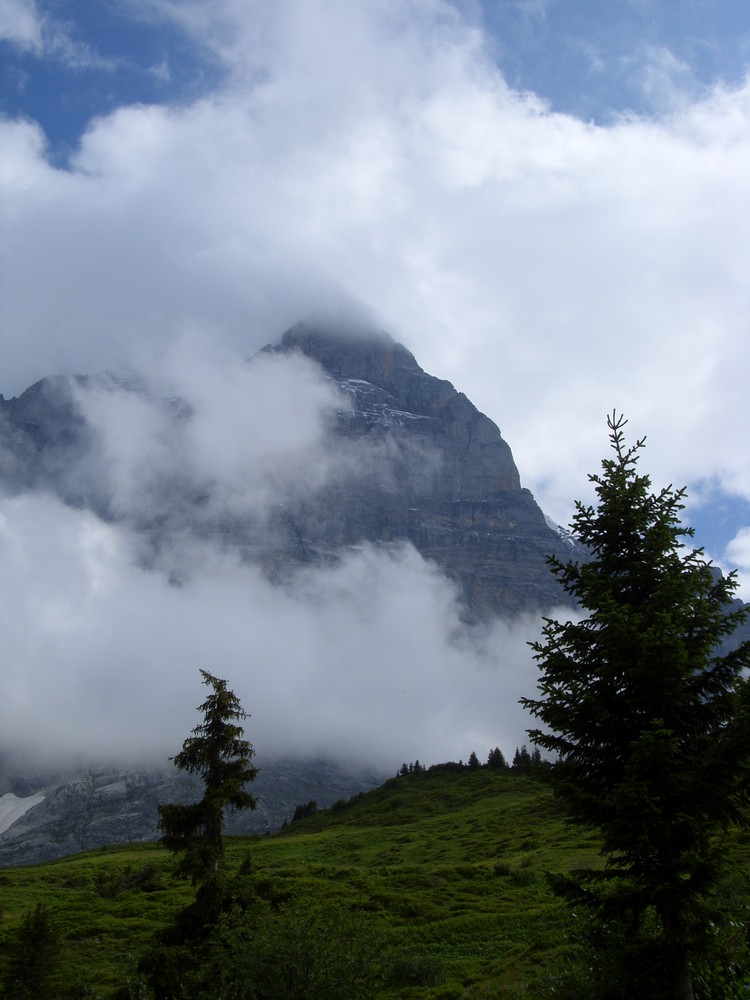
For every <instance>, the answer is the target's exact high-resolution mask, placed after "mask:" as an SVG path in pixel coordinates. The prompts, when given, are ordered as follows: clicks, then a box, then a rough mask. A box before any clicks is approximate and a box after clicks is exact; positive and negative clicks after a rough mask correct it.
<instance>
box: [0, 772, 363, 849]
mask: <svg viewBox="0 0 750 1000" xmlns="http://www.w3.org/2000/svg"><path fill="white" fill-rule="evenodd" d="M381 781H382V776H376V775H373V774H371V773H367V772H362V771H360V772H354V771H347V770H345V769H343V768H341V767H337V766H335V765H333V764H329V763H326V762H324V761H308V762H300V761H273V762H266V763H262V764H261V766H260V769H259V772H258V776H257V778H256V779H255V781H254V782H253V785H252V787H251V790H252V792H253V794H254V795H255V797H256V799H257V807H256V808H255V809H253V810H245V811H244V812H242V813H232V812H229V813H227V815H226V818H225V830H226V832H227V833H230V834H265V833H269V832H270V831H272V830H278V829H279V828H280V827H281V826H282V825H283V823H284V822H286V821H288V820H290V819H291V818H292V815H293V814H294V810H295V807H296V806H298V805H303V804H305V803H306V802H309V801H310V800H314V801H315V802H316V803H317V805H318V806H319V807H320V808H324V807H326V806H330V805H332V804H333V803H334V802H336V801H338V800H339V799H348V798H350V797H351V796H352V795H356V794H357V793H358V792H360V791H365V790H368V789H370V788H373V787H374V786H375V785H377V784H379V783H380V782H381ZM8 784H9V782H8V780H7V779H5V785H6V786H7V785H8ZM13 784H14V785H15V787H16V788H17V789H20V790H19V791H18V792H17V794H19V796H20V795H21V794H36V793H38V792H40V791H41V792H42V793H43V794H44V796H45V798H44V801H43V802H41V803H40V804H39V805H35V806H33V808H31V809H29V811H28V812H26V813H24V815H23V816H21V817H20V818H19V819H17V820H16V821H15V823H13V824H12V825H11V826H10V827H9V828H8V829H7V830H5V831H4V832H3V833H2V834H0V868H2V867H9V866H14V865H28V864H36V863H37V862H39V861H48V860H51V859H52V858H59V857H64V856H65V855H68V854H76V853H78V852H80V851H87V850H97V849H99V848H101V847H104V846H107V845H110V844H123V843H136V842H143V841H153V840H156V839H158V837H159V835H160V834H159V830H158V826H157V818H158V812H157V806H158V805H159V804H160V803H165V802H195V801H198V800H199V799H200V798H201V796H202V794H203V790H202V787H203V786H202V785H201V783H200V781H199V780H198V779H193V778H192V777H191V776H190V775H185V774H182V773H181V772H179V771H176V770H175V768H173V767H172V766H169V767H164V768H162V769H158V768H141V769H131V770H122V769H118V768H114V767H111V766H109V767H106V766H99V767H93V768H89V769H87V770H86V771H84V772H82V773H71V774H67V775H62V776H56V777H50V776H44V775H38V776H36V777H28V776H27V777H26V778H25V779H23V780H22V781H15V782H13ZM32 789H33V792H32ZM4 790H5V789H3V791H4Z"/></svg>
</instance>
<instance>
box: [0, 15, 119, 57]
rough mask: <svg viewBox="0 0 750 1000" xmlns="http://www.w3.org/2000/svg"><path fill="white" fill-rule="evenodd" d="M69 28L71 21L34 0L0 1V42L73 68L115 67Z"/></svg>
mask: <svg viewBox="0 0 750 1000" xmlns="http://www.w3.org/2000/svg"><path fill="white" fill-rule="evenodd" d="M72 30H73V28H72V25H71V24H70V23H68V22H65V21H61V20H59V19H57V18H55V17H52V16H50V14H49V13H42V12H41V11H40V10H39V7H38V5H37V4H36V3H35V0H0V41H6V42H9V43H10V44H12V45H14V46H16V47H17V48H18V49H20V50H21V51H22V52H28V53H30V54H31V55H33V56H35V57H37V58H39V59H46V58H49V59H52V60H53V61H55V62H59V63H61V64H62V65H64V66H66V67H68V68H70V69H74V70H82V69H98V70H113V69H114V68H115V66H116V61H115V60H112V59H105V58H103V57H102V56H101V55H100V54H99V53H98V52H97V51H96V49H95V48H93V47H92V46H91V45H89V44H87V43H86V42H81V41H77V40H76V39H75V38H74V37H73V35H72Z"/></svg>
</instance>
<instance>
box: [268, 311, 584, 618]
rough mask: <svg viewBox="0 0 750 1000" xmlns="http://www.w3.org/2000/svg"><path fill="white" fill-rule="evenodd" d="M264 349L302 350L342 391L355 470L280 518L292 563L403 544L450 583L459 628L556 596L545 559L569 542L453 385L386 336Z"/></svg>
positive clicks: (311, 339)
mask: <svg viewBox="0 0 750 1000" xmlns="http://www.w3.org/2000/svg"><path fill="white" fill-rule="evenodd" d="M265 350H266V351H272V352H283V353H289V352H293V351H299V352H301V353H302V354H304V355H305V356H306V357H308V358H310V359H312V360H313V361H315V362H316V363H318V364H319V365H320V366H321V367H322V368H323V369H324V371H325V372H326V374H327V376H328V377H329V378H330V379H332V380H334V381H335V383H336V384H337V386H338V389H339V390H340V392H341V397H342V407H341V409H340V410H339V411H338V412H337V415H336V422H335V425H334V427H333V428H332V439H338V442H339V446H341V445H342V444H348V445H349V446H350V447H352V450H353V454H354V455H356V457H357V461H358V468H357V470H356V474H355V475H354V476H353V478H352V479H350V480H348V481H345V482H342V483H339V484H336V483H334V484H331V485H329V486H327V487H326V489H325V490H324V491H323V493H322V494H321V495H320V496H319V497H318V499H317V501H316V502H313V503H312V504H300V505H298V506H297V508H296V509H287V510H285V512H284V517H283V522H284V523H283V525H282V523H281V520H280V521H279V522H278V524H277V526H278V527H279V528H282V527H285V528H286V531H287V540H288V543H289V545H288V546H287V551H288V550H289V547H290V545H291V540H292V538H294V539H296V542H297V546H298V550H299V553H300V557H301V558H304V559H308V558H309V559H314V558H316V557H320V556H321V555H323V554H324V553H325V552H330V551H332V550H334V549H336V548H339V547H342V546H351V545H356V544H357V543H361V542H362V541H369V542H372V543H375V544H383V543H393V542H397V541H406V542H410V543H411V544H412V545H413V546H414V547H415V548H416V549H417V550H418V551H419V552H420V553H421V555H422V556H424V557H425V558H426V559H430V560H433V561H434V562H435V563H437V565H438V566H439V567H440V568H441V569H442V570H443V572H445V573H446V574H447V575H448V576H449V577H450V578H451V579H453V580H454V581H455V582H456V584H457V585H458V588H459V592H460V595H461V599H462V602H463V606H464V617H465V619H466V620H467V621H474V622H475V621H480V620H483V619H487V618H490V617H493V616H495V615H502V614H508V613H510V614H515V613H518V612H523V611H539V610H545V609H548V608H550V607H551V606H552V605H554V604H556V603H560V601H561V600H562V599H563V595H562V593H561V591H560V588H559V585H558V584H557V581H556V580H555V579H554V578H553V577H552V575H551V573H550V572H549V568H548V566H547V564H546V556H547V555H548V554H549V553H553V552H554V553H557V554H558V555H568V554H569V553H570V548H569V545H570V543H569V542H567V541H566V540H564V539H563V538H561V536H560V534H559V533H558V532H556V531H554V530H553V529H552V528H550V526H549V525H548V523H547V521H546V519H545V517H544V514H543V513H542V511H541V510H540V508H539V506H538V505H537V504H536V502H535V500H534V498H533V496H532V494H531V493H530V492H529V491H528V490H526V489H523V488H522V487H521V484H520V477H519V474H518V470H517V468H516V465H515V463H514V461H513V455H512V453H511V450H510V447H509V446H508V444H507V443H506V441H505V440H504V439H503V437H502V435H501V433H500V431H499V429H498V428H497V426H496V425H495V424H494V423H493V422H492V421H491V420H490V419H489V418H488V417H486V416H485V415H484V414H483V413H480V412H479V410H477V408H476V407H475V406H474V405H473V404H472V403H471V402H470V401H469V400H468V399H467V398H466V396H465V395H464V394H463V393H461V392H457V391H456V389H455V388H454V387H453V385H452V384H451V383H450V382H447V381H445V380H443V379H438V378H435V377H433V376H432V375H428V374H427V373H426V372H424V371H423V370H422V368H420V366H419V365H418V363H417V361H416V359H415V358H414V356H413V355H412V354H411V353H410V352H409V351H408V350H407V349H406V348H405V347H403V345H401V344H399V343H397V342H396V341H394V340H393V339H392V338H391V337H390V336H388V335H387V334H383V333H377V334H375V333H374V334H370V335H368V336H359V337H351V336H346V335H343V334H331V333H329V332H327V331H325V330H321V329H318V328H315V327H312V326H308V325H306V324H302V323H300V324H298V325H297V326H295V327H293V328H292V329H291V330H288V331H287V332H286V333H285V334H284V336H283V337H282V339H281V342H280V344H279V345H277V346H272V347H267V348H265Z"/></svg>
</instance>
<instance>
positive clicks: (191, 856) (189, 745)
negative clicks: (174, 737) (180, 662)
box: [159, 670, 257, 885]
mask: <svg viewBox="0 0 750 1000" xmlns="http://www.w3.org/2000/svg"><path fill="white" fill-rule="evenodd" d="M201 675H202V676H203V682H204V684H206V685H207V686H208V687H210V688H212V690H213V693H212V694H210V695H209V696H208V698H207V699H206V700H205V701H204V702H203V704H202V705H200V706H199V708H198V711H200V712H203V722H202V723H201V725H199V726H196V728H195V729H194V730H193V734H194V735H193V736H191V737H189V738H188V739H186V740H185V742H184V743H183V744H182V750H181V751H180V753H178V754H177V756H176V757H174V758H172V759H173V760H174V763H175V766H176V767H178V768H180V769H181V770H183V771H187V772H189V773H190V774H199V775H200V776H201V777H202V778H203V782H204V785H205V792H204V795H203V798H202V799H201V801H200V802H195V803H192V804H191V805H181V804H175V803H171V804H169V805H160V806H159V829H160V830H162V843H163V844H164V846H165V847H166V848H167V849H168V850H170V851H171V852H172V853H173V854H180V855H182V857H181V858H180V861H179V866H178V871H179V873H180V875H183V876H185V877H186V878H189V879H190V880H191V881H192V883H193V885H198V884H199V883H201V882H204V881H206V880H208V879H210V878H212V877H213V876H214V874H215V873H216V872H217V871H218V868H219V861H220V859H221V855H222V853H223V849H224V845H223V840H222V830H223V826H224V816H223V811H224V809H225V808H227V807H229V808H231V809H235V810H240V809H254V808H255V799H254V798H253V796H252V795H251V794H250V792H248V791H247V789H246V787H245V786H246V785H247V784H248V783H249V782H251V781H252V780H253V779H254V778H255V775H256V774H257V769H256V768H255V767H253V766H252V764H251V760H252V758H253V754H254V751H253V747H252V744H251V743H249V742H248V741H247V740H245V739H243V738H242V737H243V729H242V726H240V725H238V722H239V721H241V720H243V719H246V718H247V715H246V713H245V712H244V711H243V710H242V707H241V706H240V703H239V700H238V698H237V696H236V695H235V694H234V693H233V692H232V691H228V690H227V682H226V681H224V680H221V679H219V678H218V677H214V676H213V675H212V674H210V673H209V672H208V671H207V670H201Z"/></svg>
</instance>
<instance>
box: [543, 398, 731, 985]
mask: <svg viewBox="0 0 750 1000" xmlns="http://www.w3.org/2000/svg"><path fill="white" fill-rule="evenodd" d="M608 424H609V428H610V440H611V443H612V448H613V451H614V457H612V458H610V459H607V460H605V461H604V462H603V463H602V466H603V474H602V475H601V476H591V477H590V478H591V481H592V482H593V483H595V485H596V493H597V496H598V505H597V507H596V508H594V507H592V506H585V505H583V504H581V503H578V504H577V505H576V514H575V517H574V520H573V529H574V531H575V533H576V535H577V536H578V539H579V540H580V541H581V542H582V543H583V544H584V545H585V546H586V547H587V549H588V551H589V552H590V554H591V559H590V561H588V562H585V563H575V562H571V563H567V564H563V563H561V562H560V561H559V560H558V559H556V558H552V559H550V563H551V567H552V570H553V572H554V573H555V574H556V576H557V577H558V579H559V580H560V581H561V583H562V584H563V586H564V588H565V590H566V591H567V593H568V594H570V595H571V596H572V597H573V598H575V600H576V601H577V603H578V604H579V606H580V607H581V608H582V609H583V611H584V613H587V614H588V616H587V617H584V618H583V619H582V620H580V621H573V620H568V621H564V622H558V621H553V620H550V619H547V620H546V624H545V627H544V631H543V641H541V642H538V643H536V644H534V647H533V648H534V650H535V654H536V659H537V660H538V662H539V664H540V670H541V678H540V681H539V690H540V692H541V696H540V697H539V698H538V699H536V700H535V699H523V704H524V705H525V706H526V707H527V708H529V709H530V710H531V712H532V713H533V714H534V715H536V716H537V717H538V718H539V719H541V720H542V722H543V723H545V724H546V726H547V727H548V728H547V729H546V730H533V731H530V733H529V735H530V736H531V738H532V739H533V740H534V742H535V743H537V744H538V745H539V746H541V747H543V748H544V749H546V750H548V751H551V752H552V753H553V754H555V755H556V756H557V758H558V759H557V762H556V763H555V764H554V766H553V767H552V768H551V778H552V780H553V784H554V787H555V788H556V790H557V792H558V793H559V795H560V796H562V798H563V799H564V800H565V801H566V802H567V804H568V806H569V807H570V810H571V812H572V815H573V817H574V818H575V819H576V820H577V821H578V822H580V823H581V824H583V825H584V826H586V827H589V828H591V829H596V830H598V831H600V833H601V837H602V843H603V854H604V856H605V858H606V863H607V867H606V871H605V872H604V873H602V872H593V871H590V870H588V871H585V872H583V873H581V874H580V875H579V876H578V877H576V878H575V879H572V880H569V881H568V883H567V891H568V893H569V894H570V895H571V896H573V897H574V898H575V899H576V900H577V901H578V902H579V903H586V904H588V905H589V906H590V907H591V908H592V909H594V911H595V912H596V914H597V924H598V926H599V928H609V929H611V931H612V933H611V934H609V935H607V941H608V942H609V944H608V946H607V947H609V945H610V944H611V943H612V942H613V941H614V946H613V947H612V948H611V949H610V952H609V958H608V961H607V964H608V966H609V968H610V969H614V968H616V967H618V963H617V962H614V960H613V958H612V955H618V956H619V957H620V958H621V959H623V961H621V962H619V966H621V968H622V970H626V971H627V975H628V976H631V977H632V975H635V974H636V973H637V974H638V975H643V976H645V985H644V983H640V984H638V985H637V990H636V994H634V993H633V992H632V991H633V990H634V989H636V987H635V986H633V985H632V983H631V984H630V985H629V986H627V987H624V988H623V989H622V990H621V991H620V992H617V989H618V987H617V986H616V984H615V980H614V978H613V976H614V973H613V974H612V975H611V976H610V983H609V986H608V988H607V989H608V992H605V993H604V994H602V995H606V996H619V995H621V993H622V995H630V996H632V995H639V996H641V997H668V998H675V1000H677V998H680V1000H683V998H685V1000H688V998H692V997H693V990H692V987H691V982H690V980H691V977H690V971H689V962H690V961H693V964H695V962H696V961H697V960H698V958H699V956H701V955H702V954H704V953H705V950H706V948H707V946H708V945H709V943H710V935H711V932H710V924H709V921H708V915H707V912H706V910H705V907H704V899H705V897H706V895H707V894H708V893H709V892H710V891H711V889H712V887H713V886H714V885H715V884H716V880H717V877H718V871H719V867H720V860H721V852H722V840H721V838H720V837H719V836H718V835H719V834H720V833H721V832H722V830H724V829H725V828H726V827H727V825H728V824H730V823H732V822H745V820H746V811H745V810H746V806H747V801H748V774H749V771H750V692H749V689H748V682H747V680H746V679H745V677H744V674H743V671H744V670H745V668H746V667H747V666H748V665H749V664H750V645H749V644H747V643H745V644H742V645H740V646H738V647H737V648H735V649H734V650H733V651H730V652H728V653H725V654H724V655H719V653H718V650H719V647H720V646H722V643H724V644H725V646H726V640H727V639H728V638H729V637H731V635H732V633H733V632H734V630H735V628H736V626H737V625H738V624H739V623H740V621H742V620H743V618H744V611H743V610H742V609H741V608H739V609H738V608H737V606H736V605H733V604H732V595H733V591H734V589H735V586H736V584H735V580H734V577H733V576H730V577H728V578H723V577H721V576H720V575H718V574H716V573H715V572H714V571H713V569H712V568H711V566H710V565H708V564H707V563H706V561H705V560H704V558H703V553H702V551H701V550H697V551H686V550H685V549H683V548H682V542H683V539H684V538H685V537H686V536H687V537H690V536H691V535H692V531H691V530H690V529H686V528H683V527H682V526H681V524H680V521H679V512H680V511H681V510H682V509H683V507H684V504H683V503H682V500H683V497H684V491H683V490H674V489H673V488H672V487H671V486H670V487H667V488H665V489H663V490H661V491H660V492H657V493H653V492H652V491H651V488H650V486H651V484H650V480H649V478H648V477H647V476H641V475H638V473H637V469H636V466H637V461H638V457H639V451H640V449H641V448H642V447H643V441H637V442H636V444H635V445H633V446H632V447H630V448H626V447H625V445H624V433H623V427H624V425H625V421H624V420H623V419H622V417H617V416H616V415H615V414H613V415H612V417H611V418H610V419H609V420H608ZM724 648H725V647H724ZM623 928H624V929H623ZM600 950H601V951H602V952H603V951H604V945H602V948H601V949H600ZM626 971H622V972H621V975H622V976H625V975H626ZM628 990H630V992H628ZM591 995H595V994H593V993H592V994H591Z"/></svg>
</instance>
